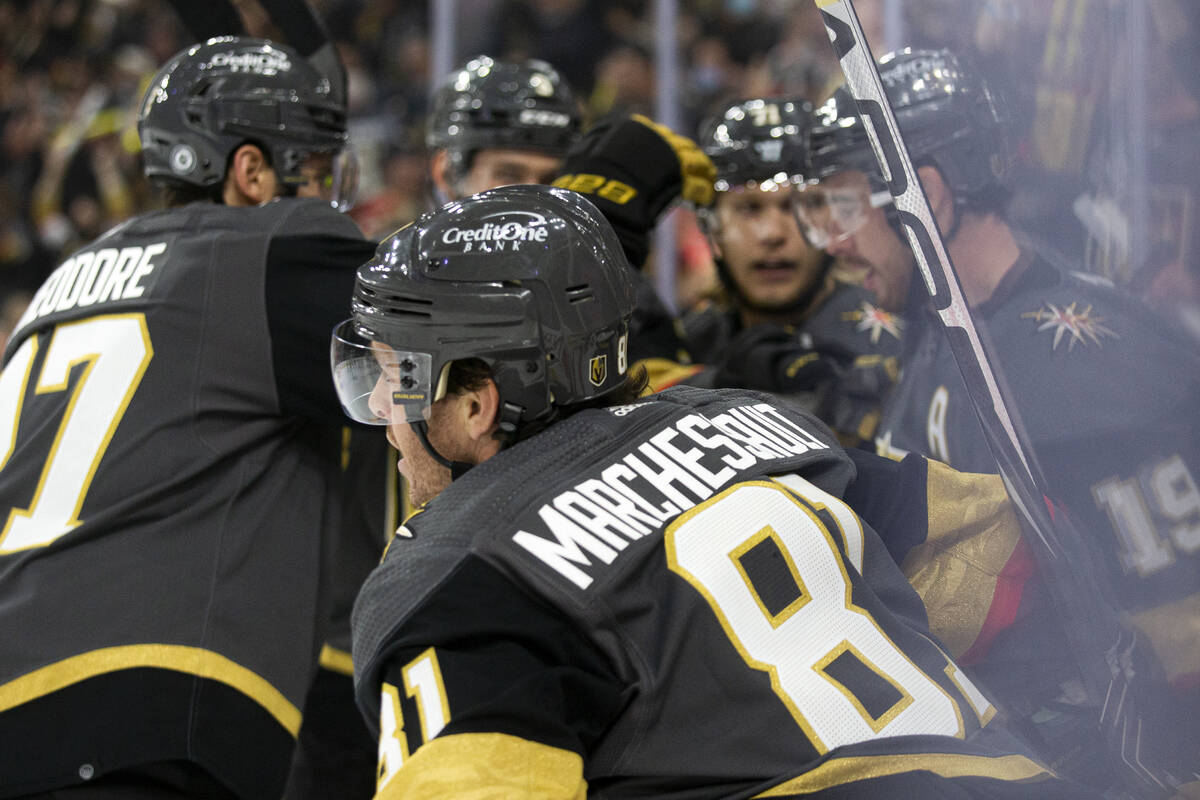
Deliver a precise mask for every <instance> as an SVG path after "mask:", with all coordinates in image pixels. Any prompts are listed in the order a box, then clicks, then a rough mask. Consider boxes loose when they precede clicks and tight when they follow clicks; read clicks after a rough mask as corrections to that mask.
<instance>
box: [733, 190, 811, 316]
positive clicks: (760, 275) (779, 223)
mask: <svg viewBox="0 0 1200 800" xmlns="http://www.w3.org/2000/svg"><path fill="white" fill-rule="evenodd" d="M793 191H794V190H793V188H792V187H791V186H789V185H784V186H780V187H774V188H771V189H766V190H764V189H762V188H760V187H758V186H756V185H748V186H741V187H738V188H736V189H733V190H732V191H728V192H721V193H720V194H719V195H717V204H716V216H717V232H716V234H715V235H714V237H713V239H714V243H715V244H716V245H717V247H718V248H719V249H720V255H721V257H722V259H723V260H724V262H725V266H726V268H727V269H728V271H729V276H730V278H731V279H732V280H733V282H734V283H735V284H736V285H737V289H738V291H739V293H740V294H741V299H742V302H744V303H745V304H746V305H747V306H749V308H750V309H751V310H754V311H763V312H772V311H782V310H786V309H789V308H790V307H791V305H792V304H793V303H795V301H796V300H797V299H798V298H799V297H800V296H802V295H803V294H804V293H805V292H806V291H807V290H808V288H809V287H810V286H811V284H812V282H813V281H814V280H816V279H817V278H818V277H819V275H820V271H821V261H822V256H821V253H820V251H818V250H816V249H814V248H812V247H810V246H809V245H808V243H807V242H805V241H804V237H803V236H802V235H801V233H800V228H799V227H798V226H797V225H796V220H795V218H794V217H793V216H792V208H791V203H792V193H793Z"/></svg>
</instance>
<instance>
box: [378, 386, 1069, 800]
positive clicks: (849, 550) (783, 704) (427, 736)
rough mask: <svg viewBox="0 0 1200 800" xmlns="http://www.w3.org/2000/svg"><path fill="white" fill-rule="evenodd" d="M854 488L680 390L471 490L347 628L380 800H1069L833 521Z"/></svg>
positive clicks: (542, 437)
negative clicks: (853, 787)
mask: <svg viewBox="0 0 1200 800" xmlns="http://www.w3.org/2000/svg"><path fill="white" fill-rule="evenodd" d="M854 463H855V462H854V461H853V460H852V459H851V458H850V457H849V456H848V455H847V454H846V452H845V451H844V450H843V449H842V448H841V447H840V446H839V445H838V444H837V443H836V440H835V439H834V438H833V435H832V434H831V432H830V431H829V430H828V429H827V428H825V427H824V426H823V425H822V424H820V423H819V422H817V421H816V419H815V418H813V417H812V416H810V415H808V414H806V413H804V412H801V411H799V410H796V409H794V408H792V407H790V406H787V405H785V404H784V403H782V402H780V401H779V400H778V399H774V398H771V397H770V396H769V395H765V394H758V393H753V392H745V391H709V390H703V389H697V388H692V387H675V388H672V389H668V390H666V391H664V392H661V393H659V394H657V395H654V396H652V397H650V398H648V399H646V400H643V401H641V402H638V403H636V404H633V405H626V406H616V407H610V408H606V409H593V410H588V411H582V412H579V413H577V414H575V415H573V416H572V417H570V418H568V419H566V420H564V421H561V422H559V423H556V424H553V425H552V426H550V427H549V428H548V429H547V430H545V431H543V432H542V433H540V434H538V435H536V436H534V437H532V438H530V439H528V440H525V441H523V442H521V443H519V444H517V445H515V446H513V447H511V448H509V449H506V450H504V451H501V452H500V453H499V454H498V455H496V456H494V457H493V458H491V459H489V460H487V461H485V462H484V463H482V464H481V465H479V466H476V467H474V468H473V469H471V470H470V471H469V472H468V473H466V474H465V475H464V476H463V477H461V478H459V479H458V480H456V481H455V482H454V483H453V484H452V485H451V486H450V487H449V488H448V489H446V490H445V491H443V492H442V493H441V494H440V495H439V496H438V497H436V498H435V499H434V500H433V501H431V502H430V503H429V504H427V506H426V507H425V509H424V510H423V511H421V512H420V513H418V514H416V515H415V516H414V517H412V518H411V519H410V520H408V522H407V523H406V525H405V527H404V528H403V529H402V530H401V531H400V532H399V534H398V535H397V537H396V538H395V539H394V540H393V542H392V544H391V545H390V547H389V550H388V552H387V554H386V556H385V558H384V560H383V562H382V564H381V565H380V566H379V568H377V569H376V570H375V572H373V573H372V575H371V577H370V578H369V579H368V581H367V583H366V584H365V585H364V588H363V591H362V593H361V594H360V596H359V599H358V601H357V602H356V604H355V611H354V661H355V677H356V685H357V692H358V698H359V703H360V706H361V707H362V709H363V711H364V714H365V715H366V716H367V719H368V720H369V721H370V722H371V723H372V724H374V725H375V726H376V730H377V733H378V735H379V737H380V738H379V742H380V744H379V753H380V765H379V780H380V795H379V796H380V797H405V798H420V797H448V796H455V794H456V792H460V791H466V790H467V788H468V787H471V788H477V787H479V786H487V787H489V788H490V790H491V791H493V792H496V793H497V794H503V795H504V796H512V797H534V796H536V797H580V798H582V797H583V796H584V794H585V793H586V794H587V796H588V797H597V798H600V797H656V798H697V799H698V798H715V797H728V798H750V797H790V796H799V795H802V794H805V793H808V792H813V791H817V790H821V789H827V788H830V787H835V786H843V785H846V784H850V783H853V782H855V781H869V782H871V783H870V784H869V785H870V786H871V787H873V789H874V790H875V791H879V792H884V793H888V792H890V793H892V794H893V796H901V795H903V796H918V794H919V795H920V796H936V794H932V795H931V794H927V793H926V792H923V791H917V790H916V789H915V787H917V786H918V785H919V786H922V787H924V786H927V785H928V784H927V783H926V782H927V781H930V780H933V777H932V776H940V777H942V778H948V779H951V780H954V781H965V782H967V783H971V782H981V783H982V784H986V785H987V786H988V787H990V789H989V791H993V792H995V794H991V795H988V796H996V797H1004V796H1012V797H1024V796H1028V793H1029V792H1030V791H1033V792H1037V793H1039V796H1044V797H1050V796H1058V795H1056V794H1055V793H1056V792H1057V791H1060V790H1063V787H1061V786H1060V785H1059V783H1058V782H1057V781H1056V780H1055V779H1053V778H1052V777H1051V776H1050V774H1049V773H1047V772H1046V771H1045V770H1044V769H1043V768H1042V767H1041V766H1039V765H1038V764H1037V763H1036V762H1035V761H1033V760H1031V759H1030V758H1028V757H1027V756H1026V755H1025V754H1023V753H1022V751H1021V749H1020V747H1019V746H1018V745H1017V744H1016V742H1015V741H1013V740H1012V739H1011V738H1010V737H1009V736H1008V734H1007V733H1006V731H1005V729H1004V728H1003V727H1002V726H1001V725H1000V724H999V723H998V722H996V721H994V720H993V719H992V717H993V714H994V709H993V708H992V706H991V705H990V703H989V702H988V700H987V699H986V698H985V697H984V696H983V695H982V694H981V693H980V692H979V691H978V690H977V689H976V688H975V687H973V686H972V685H971V683H970V682H969V681H968V680H967V679H966V678H965V676H964V675H963V674H962V672H961V670H960V669H959V668H958V667H957V666H956V665H955V664H954V663H953V662H952V661H951V660H950V659H949V658H948V657H947V656H946V654H945V652H944V649H943V648H942V646H941V645H940V644H939V643H938V642H937V641H936V640H935V639H934V638H933V637H932V636H931V635H930V634H929V632H928V630H927V628H926V625H925V619H924V612H923V609H922V606H921V603H920V601H919V599H918V598H917V596H916V594H915V593H914V592H913V591H912V589H911V588H910V587H909V585H908V583H907V582H906V581H905V579H904V577H903V576H902V575H901V573H900V571H899V569H898V568H897V567H896V565H895V563H894V562H893V561H892V560H891V559H890V558H889V556H888V554H887V551H886V550H885V548H884V547H883V546H882V544H881V543H880V541H879V539H878V537H877V536H876V534H875V532H874V531H873V530H872V529H871V527H870V526H869V525H867V524H865V523H864V522H863V521H862V520H861V519H860V518H859V516H857V515H856V514H855V512H854V510H853V509H852V508H851V507H849V506H848V505H847V504H846V503H845V502H844V501H843V500H842V499H841V498H842V495H843V494H844V493H845V492H846V490H847V488H848V487H849V486H851V484H853V483H854V481H855V479H856V474H857V473H856V469H855V466H854ZM872 474H874V473H872ZM896 488H900V487H899V486H897V487H896ZM876 490H877V491H875V492H872V491H871V489H870V488H868V487H860V491H861V492H862V493H863V494H879V493H882V492H884V491H885V487H884V486H877V487H876ZM923 537H924V532H923V531H922V532H918V534H917V538H923ZM1029 782H1033V783H1037V784H1038V786H1037V788H1031V787H1030V786H1029V785H1028V783H1029ZM1006 786H1011V787H1012V789H1011V790H1008V792H1007V793H1006V790H1005V787H1006ZM964 788H965V787H964ZM864 791H866V790H865V789H864ZM905 791H908V792H910V794H907V795H906V794H904V792H905ZM914 791H917V794H911V792H914ZM1064 791H1065V790H1064ZM896 793H899V794H896ZM956 796H957V795H956Z"/></svg>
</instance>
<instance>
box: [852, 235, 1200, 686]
mask: <svg viewBox="0 0 1200 800" xmlns="http://www.w3.org/2000/svg"><path fill="white" fill-rule="evenodd" d="M976 311H977V316H978V319H980V320H981V321H982V322H983V323H984V324H985V325H986V332H987V334H988V335H989V337H990V340H991V343H992V349H993V351H994V353H995V354H996V356H997V358H998V360H999V367H1000V370H1001V372H1002V373H1003V376H1004V379H1005V380H1006V382H1007V386H1008V389H1009V392H1010V394H1011V397H1012V399H1013V401H1014V403H1015V405H1016V408H1017V410H1018V411H1019V413H1020V416H1021V419H1022V421H1023V422H1024V426H1025V429H1026V432H1027V433H1028V436H1029V439H1030V441H1031V442H1032V445H1033V448H1034V451H1035V453H1036V456H1037V458H1038V460H1039V462H1040V465H1041V467H1042V471H1043V473H1044V474H1045V476H1046V479H1047V481H1048V488H1049V492H1050V494H1051V495H1052V498H1053V499H1054V500H1055V501H1056V502H1057V503H1058V504H1060V505H1062V506H1064V507H1065V508H1066V509H1067V510H1068V511H1069V512H1070V513H1071V514H1072V515H1073V517H1074V519H1075V521H1076V525H1077V527H1078V528H1079V529H1080V530H1081V531H1084V532H1086V533H1088V534H1089V535H1092V536H1095V537H1097V540H1098V541H1099V543H1100V546H1101V549H1102V551H1103V553H1104V555H1105V557H1106V558H1107V561H1108V567H1109V572H1110V573H1111V575H1112V576H1113V578H1114V580H1115V582H1116V589H1117V592H1118V595H1119V600H1120V602H1121V604H1122V606H1123V608H1124V609H1125V610H1126V611H1128V612H1129V613H1130V614H1131V616H1132V619H1133V621H1134V623H1135V625H1136V626H1137V627H1138V629H1139V630H1140V631H1141V632H1142V633H1143V634H1144V635H1145V636H1147V637H1148V638H1149V639H1150V641H1151V644H1152V646H1153V648H1154V651H1155V654H1156V655H1157V656H1158V658H1159V660H1160V661H1161V663H1162V664H1163V666H1164V667H1165V669H1166V671H1167V674H1168V677H1169V678H1170V679H1171V680H1172V682H1173V683H1174V684H1175V685H1176V687H1178V688H1179V689H1181V690H1186V689H1188V688H1189V687H1195V686H1196V685H1197V682H1198V681H1200V536H1198V535H1197V534H1198V533H1200V491H1198V490H1197V483H1196V476H1197V475H1200V418H1198V417H1197V414H1196V409H1197V408H1198V407H1200V361H1198V359H1197V357H1196V355H1195V353H1194V352H1192V350H1191V349H1190V348H1189V347H1188V346H1187V344H1186V343H1185V342H1184V341H1182V340H1181V339H1179V338H1177V337H1176V336H1175V334H1174V333H1173V332H1172V331H1171V330H1169V329H1168V328H1167V327H1166V326H1163V325H1161V324H1160V322H1159V320H1157V319H1156V318H1155V317H1154V316H1153V315H1152V314H1150V313H1148V312H1147V311H1146V310H1145V309H1143V308H1142V307H1141V306H1140V305H1138V304H1136V303H1135V302H1133V301H1131V300H1129V299H1128V298H1125V297H1123V296H1121V295H1120V294H1119V293H1118V292H1116V291H1115V290H1113V289H1112V288H1111V287H1110V286H1107V285H1103V284H1101V283H1099V282H1097V281H1096V280H1095V279H1092V278H1089V277H1087V276H1082V275H1077V274H1071V273H1064V272H1060V271H1059V270H1057V269H1055V268H1054V267H1052V266H1051V265H1050V264H1049V263H1048V262H1047V261H1045V260H1044V259H1042V258H1041V257H1038V256H1035V255H1033V254H1032V253H1030V254H1027V255H1026V256H1025V257H1024V258H1023V259H1022V261H1020V262H1018V265H1017V266H1016V267H1015V268H1014V269H1013V270H1011V271H1010V273H1009V274H1008V275H1006V277H1005V278H1004V280H1003V281H1002V282H1001V284H1000V285H999V286H998V287H997V290H996V292H995V293H994V295H993V296H992V297H991V298H990V299H989V300H988V301H986V302H985V303H983V304H981V305H980V306H979V307H978V308H977V309H976ZM906 336H907V337H908V340H907V342H906V349H905V352H904V356H903V358H902V363H903V365H904V366H903V377H902V379H901V381H900V383H899V384H898V386H897V388H896V389H895V391H894V392H893V394H892V395H891V397H890V399H889V401H888V403H887V404H886V406H885V410H884V415H883V419H882V422H881V425H880V432H879V435H878V436H877V437H876V439H875V442H876V449H877V452H879V453H881V454H884V455H888V456H891V457H901V456H903V455H904V454H905V453H908V452H916V453H923V454H926V455H928V456H930V457H932V458H936V459H939V460H941V461H944V462H946V463H947V464H949V465H950V466H951V467H954V468H955V469H958V470H966V471H977V472H994V471H995V469H996V467H995V462H994V460H993V458H992V456H991V454H990V451H989V449H988V447H987V444H986V441H985V439H984V436H983V432H982V430H981V428H980V426H979V422H978V420H977V418H976V415H975V411H974V407H973V406H972V404H971V399H970V396H969V395H968V394H967V391H966V387H965V385H964V384H963V381H962V378H961V377H960V375H959V373H958V371H957V367H956V366H955V362H954V359H953V357H952V356H951V352H950V348H949V346H948V343H947V341H946V339H945V338H944V336H943V335H942V330H941V326H940V325H939V323H938V322H937V320H936V319H935V318H934V317H933V316H932V314H931V313H928V312H924V311H923V312H921V313H918V314H915V315H913V318H912V323H911V324H910V326H909V329H908V330H907V332H906ZM992 558H993V563H994V566H995V569H996V571H997V572H999V571H1002V570H1005V569H1008V570H1010V571H1012V570H1013V569H1014V567H1016V568H1017V570H1018V571H1023V572H1024V573H1025V574H1026V575H1027V576H1028V575H1031V574H1032V572H1031V570H1030V569H1028V567H1029V562H1030V559H1029V556H1028V553H1027V552H1025V553H1024V555H1022V552H1021V551H1020V550H1014V548H1012V547H1011V546H1010V547H1008V548H1007V549H1004V548H1001V549H997V550H996V551H995V553H994V554H993V555H992ZM1006 561H1007V562H1008V563H1006ZM1019 561H1024V562H1025V566H1023V567H1022V566H1020V565H1019V564H1018V562H1019ZM962 589H963V590H964V591H967V592H969V591H970V590H971V587H968V586H965V585H964V586H963V587H962ZM1029 589H1030V590H1032V591H1037V586H1036V584H1034V585H1031V586H1030V587H1029ZM993 600H996V601H998V603H999V604H1000V605H1005V604H1007V605H1009V606H1012V605H1013V604H1014V603H1016V602H1022V603H1023V602H1024V601H1023V600H1021V598H1020V593H1019V592H1018V593H1017V595H1016V596H1015V597H1014V596H1010V597H1008V598H993ZM970 605H971V603H969V602H968V601H967V599H966V598H965V597H964V598H963V603H962V607H964V608H967V607H968V606H970ZM974 607H975V609H976V613H979V620H980V624H981V625H982V624H983V623H984V618H985V617H986V616H988V614H989V613H990V612H995V610H996V609H995V608H994V607H993V608H992V609H989V608H988V605H987V603H984V605H982V606H979V605H977V604H976V605H974ZM1012 612H1014V610H1013V609H1010V613H1008V619H1007V622H1008V623H1013V622H1015V623H1016V626H1017V627H1019V626H1021V625H1024V624H1025V623H1024V622H1022V621H1021V620H1020V619H1019V617H1017V616H1016V615H1015V613H1012ZM968 613H971V612H968ZM991 616H992V620H991V621H992V622H994V621H995V614H994V613H991ZM1001 616H1004V614H1003V613H1002V614H1001ZM1044 621H1045V620H1044V615H1043V618H1042V620H1041V622H1039V621H1037V620H1028V621H1027V622H1028V627H1029V628H1033V627H1035V626H1038V625H1041V623H1042V622H1044ZM993 633H994V631H993ZM1017 638H1021V637H1017ZM1059 641H1061V634H1059V633H1056V632H1054V631H1053V630H1052V629H1050V628H1047V629H1046V633H1045V635H1044V637H1043V638H1042V639H1041V644H1033V645H1028V643H1027V644H1026V646H1027V647H1028V648H1029V655H1030V656H1031V657H1032V659H1033V662H1034V664H1033V666H1032V667H1027V668H1026V669H1024V670H1018V669H1014V668H1013V667H1012V665H1011V664H1006V663H1005V662H1006V661H1007V654H1006V653H1005V652H1003V651H1004V649H1005V648H1004V647H1003V646H1002V645H997V646H995V647H993V652H992V653H991V654H989V655H988V656H987V658H986V659H985V661H984V662H983V663H982V664H981V665H980V669H981V674H985V673H986V674H988V679H989V681H991V682H992V683H993V684H994V686H995V688H1001V687H1003V691H1004V692H1005V693H1009V692H1011V693H1013V694H1015V695H1020V694H1023V693H1028V692H1030V691H1034V690H1035V687H1036V686H1038V685H1039V682H1038V681H1037V680H1036V679H1035V678H1036V677H1037V675H1035V674H1034V673H1038V672H1042V673H1047V672H1048V670H1046V669H1044V665H1045V663H1046V661H1045V660H1046V659H1047V657H1048V656H1049V655H1050V654H1053V653H1055V652H1059V651H1061V648H1060V647H1057V645H1056V643H1057V642H1059ZM989 662H992V664H991V666H989ZM996 665H1001V666H996ZM1039 665H1041V666H1039ZM993 667H994V668H993ZM1031 678H1034V679H1035V680H1029V679H1031ZM1035 707H1036V706H1035Z"/></svg>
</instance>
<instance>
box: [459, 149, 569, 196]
mask: <svg viewBox="0 0 1200 800" xmlns="http://www.w3.org/2000/svg"><path fill="white" fill-rule="evenodd" d="M560 166H562V159H561V158H557V157H555V156H551V155H547V154H545V153H538V152H534V151H530V150H500V149H494V148H493V149H487V150H480V151H479V152H477V153H476V154H475V157H474V158H473V159H472V161H471V168H470V169H469V170H467V174H466V176H465V177H464V178H463V181H462V183H461V184H460V190H461V191H462V192H463V194H464V196H466V195H472V194H476V193H477V192H483V191H487V190H488V189H496V188H498V187H500V186H512V185H514V184H528V183H544V184H548V183H550V182H551V181H553V180H554V178H555V177H557V175H558V168H559V167H560Z"/></svg>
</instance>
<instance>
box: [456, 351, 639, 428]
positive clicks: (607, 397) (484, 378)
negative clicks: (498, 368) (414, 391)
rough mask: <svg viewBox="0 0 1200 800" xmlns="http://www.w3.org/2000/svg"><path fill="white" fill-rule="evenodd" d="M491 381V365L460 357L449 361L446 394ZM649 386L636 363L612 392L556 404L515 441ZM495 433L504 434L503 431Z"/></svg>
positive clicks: (626, 399) (627, 399) (632, 397)
mask: <svg viewBox="0 0 1200 800" xmlns="http://www.w3.org/2000/svg"><path fill="white" fill-rule="evenodd" d="M490 380H492V368H491V367H489V366H488V364H487V362H486V361H484V360H483V359H481V358H463V359H459V360H457V361H452V362H450V368H449V370H448V371H447V374H446V393H447V394H462V393H463V392H473V391H476V390H478V389H482V388H483V387H484V386H485V385H486V384H487V382H488V381H490ZM649 385H650V376H649V375H648V374H647V373H646V369H645V368H644V367H641V366H635V367H634V368H633V369H631V370H630V371H629V374H628V375H626V376H625V380H624V381H622V382H621V384H620V385H619V386H617V387H616V388H615V389H613V390H612V391H610V392H606V393H604V394H602V395H599V396H597V397H592V398H589V399H587V400H584V401H581V402H579V403H571V404H569V405H561V406H560V405H556V406H554V410H553V413H552V414H551V415H550V417H549V418H547V419H542V420H537V421H536V422H533V423H529V422H526V423H524V424H522V425H521V427H520V428H519V429H518V431H517V434H516V436H515V437H514V440H515V441H520V440H522V439H527V438H529V437H530V436H533V435H534V434H535V433H538V432H539V431H542V430H545V429H546V427H547V426H548V425H551V424H553V423H555V422H558V421H560V420H564V419H566V418H567V417H570V416H572V415H573V414H578V413H579V412H580V411H585V410H587V409H589V408H609V407H611V406H624V405H629V404H630V403H635V402H637V400H638V398H640V397H641V396H642V395H643V394H645V392H646V387H648V386H649ZM497 435H498V436H501V437H502V436H503V434H497Z"/></svg>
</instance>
